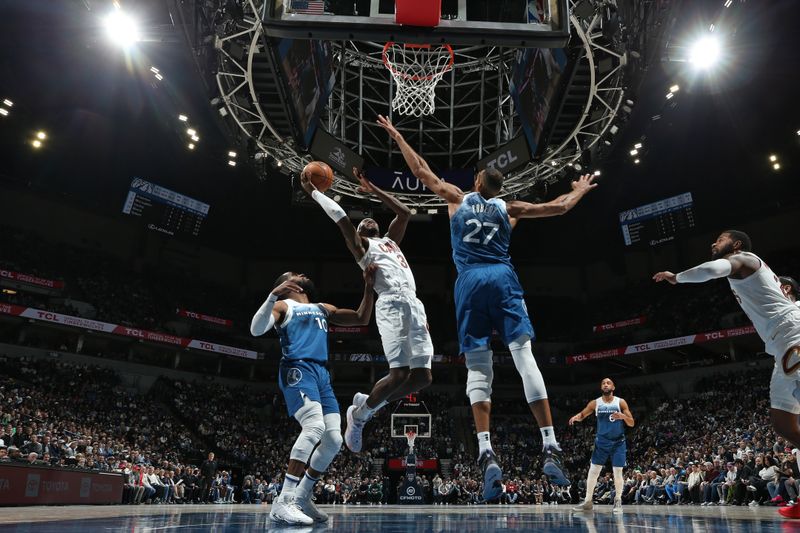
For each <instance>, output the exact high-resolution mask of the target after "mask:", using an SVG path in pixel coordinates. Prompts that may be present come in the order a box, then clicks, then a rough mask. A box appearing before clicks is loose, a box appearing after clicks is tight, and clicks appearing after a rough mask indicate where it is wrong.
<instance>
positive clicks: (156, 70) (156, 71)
mask: <svg viewBox="0 0 800 533" xmlns="http://www.w3.org/2000/svg"><path fill="white" fill-rule="evenodd" d="M150 72H152V73H153V74H158V72H159V70H158V69H157V68H156V67H150Z"/></svg>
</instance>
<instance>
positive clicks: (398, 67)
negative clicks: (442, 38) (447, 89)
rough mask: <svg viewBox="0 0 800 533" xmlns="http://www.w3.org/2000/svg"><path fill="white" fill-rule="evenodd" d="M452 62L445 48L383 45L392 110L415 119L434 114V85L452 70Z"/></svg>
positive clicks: (453, 56)
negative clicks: (392, 90)
mask: <svg viewBox="0 0 800 533" xmlns="http://www.w3.org/2000/svg"><path fill="white" fill-rule="evenodd" d="M454 62H455V54H454V53H453V48H452V47H451V46H450V45H449V44H438V45H430V44H403V43H396V42H393V41H389V42H388V43H386V45H385V46H384V47H383V63H384V65H386V68H388V69H389V72H390V73H391V74H392V78H393V79H394V82H395V84H396V85H397V91H396V92H395V94H394V98H392V109H393V110H394V111H396V112H397V113H399V114H401V115H413V116H415V117H422V116H425V115H430V114H432V113H433V112H434V111H435V110H436V103H435V96H436V94H435V93H436V85H437V84H438V83H439V81H440V80H441V79H442V77H444V75H445V74H446V73H447V72H449V71H450V70H452V68H453V63H454Z"/></svg>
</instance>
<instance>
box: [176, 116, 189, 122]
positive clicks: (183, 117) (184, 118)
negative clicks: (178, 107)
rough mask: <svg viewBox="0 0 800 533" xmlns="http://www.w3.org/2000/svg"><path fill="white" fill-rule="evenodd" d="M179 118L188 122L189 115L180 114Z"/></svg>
mask: <svg viewBox="0 0 800 533" xmlns="http://www.w3.org/2000/svg"><path fill="white" fill-rule="evenodd" d="M178 120H180V121H181V122H186V121H187V120H189V117H187V116H186V115H178Z"/></svg>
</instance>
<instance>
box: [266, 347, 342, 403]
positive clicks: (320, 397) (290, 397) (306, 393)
mask: <svg viewBox="0 0 800 533" xmlns="http://www.w3.org/2000/svg"><path fill="white" fill-rule="evenodd" d="M278 387H279V388H280V389H281V392H282V393H283V398H284V399H285V400H286V410H287V411H288V412H289V416H294V414H295V413H296V412H297V410H298V409H300V408H301V407H303V404H304V402H305V400H304V399H305V398H308V399H309V400H311V401H312V402H319V403H320V404H321V405H322V414H323V415H327V414H330V413H339V402H337V401H336V396H335V395H334V394H333V387H331V375H330V374H329V373H328V369H327V368H325V366H324V365H321V364H319V363H315V362H312V361H289V360H285V359H284V360H281V363H280V366H279V367H278Z"/></svg>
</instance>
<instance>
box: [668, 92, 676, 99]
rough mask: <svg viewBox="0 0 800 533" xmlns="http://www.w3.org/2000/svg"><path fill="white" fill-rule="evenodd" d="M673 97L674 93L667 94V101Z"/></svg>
mask: <svg viewBox="0 0 800 533" xmlns="http://www.w3.org/2000/svg"><path fill="white" fill-rule="evenodd" d="M673 96H675V93H667V100H669V99H671V98H672V97H673Z"/></svg>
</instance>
